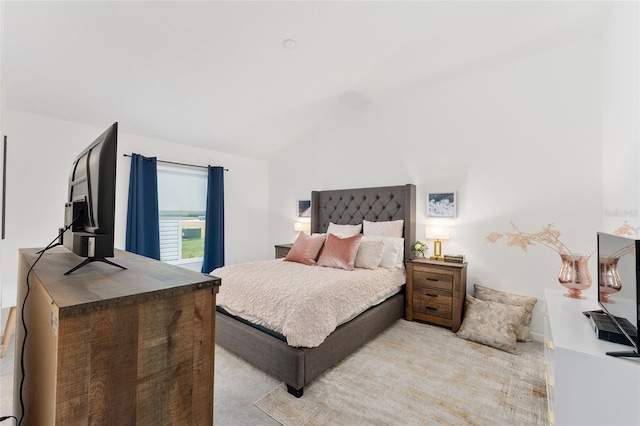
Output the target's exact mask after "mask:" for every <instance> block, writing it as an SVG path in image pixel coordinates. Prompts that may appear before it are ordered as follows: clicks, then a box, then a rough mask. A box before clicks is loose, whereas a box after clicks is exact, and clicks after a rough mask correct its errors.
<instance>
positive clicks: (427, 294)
mask: <svg viewBox="0 0 640 426" xmlns="http://www.w3.org/2000/svg"><path fill="white" fill-rule="evenodd" d="M424 295H425V296H429V297H438V295H437V294H431V293H425V294H424Z"/></svg>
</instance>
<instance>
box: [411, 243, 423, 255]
mask: <svg viewBox="0 0 640 426" xmlns="http://www.w3.org/2000/svg"><path fill="white" fill-rule="evenodd" d="M425 250H427V245H426V244H425V243H423V242H422V241H416V242H415V243H413V244H412V245H411V251H412V252H413V257H424V251H425Z"/></svg>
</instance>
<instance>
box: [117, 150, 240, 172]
mask: <svg viewBox="0 0 640 426" xmlns="http://www.w3.org/2000/svg"><path fill="white" fill-rule="evenodd" d="M124 156H125V157H129V158H131V154H124ZM156 161H157V162H158V163H165V164H175V165H176V166H187V167H197V168H199V169H207V168H208V166H199V165H197V164H187V163H177V162H175V161H166V160H158V159H156ZM224 171H225V172H228V171H229V169H224Z"/></svg>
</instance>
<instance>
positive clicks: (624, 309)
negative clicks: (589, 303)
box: [598, 233, 640, 356]
mask: <svg viewBox="0 0 640 426" xmlns="http://www.w3.org/2000/svg"><path fill="white" fill-rule="evenodd" d="M638 249H640V240H635V239H633V238H628V237H623V236H619V235H611V234H606V233H598V304H599V305H600V307H601V308H602V310H603V311H604V312H605V313H606V314H607V315H608V316H609V318H611V320H612V322H613V323H614V324H615V325H616V326H617V328H618V329H619V331H620V332H621V333H622V334H623V335H624V336H625V338H626V340H627V342H625V343H627V344H629V345H631V346H633V347H634V349H635V351H634V352H631V353H628V352H621V353H619V354H617V355H619V356H637V354H638V328H639V327H640V304H639V300H638V294H640V273H639V271H638V267H640V261H639V259H640V258H639V252H638ZM609 355H616V354H615V353H609Z"/></svg>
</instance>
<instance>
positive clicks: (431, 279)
mask: <svg viewBox="0 0 640 426" xmlns="http://www.w3.org/2000/svg"><path fill="white" fill-rule="evenodd" d="M427 281H438V279H437V278H429V277H427Z"/></svg>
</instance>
